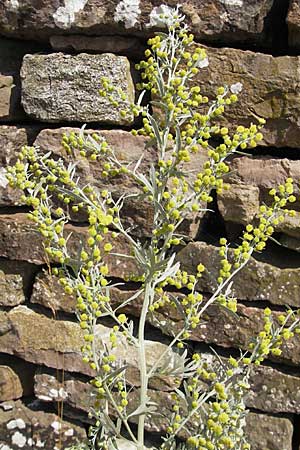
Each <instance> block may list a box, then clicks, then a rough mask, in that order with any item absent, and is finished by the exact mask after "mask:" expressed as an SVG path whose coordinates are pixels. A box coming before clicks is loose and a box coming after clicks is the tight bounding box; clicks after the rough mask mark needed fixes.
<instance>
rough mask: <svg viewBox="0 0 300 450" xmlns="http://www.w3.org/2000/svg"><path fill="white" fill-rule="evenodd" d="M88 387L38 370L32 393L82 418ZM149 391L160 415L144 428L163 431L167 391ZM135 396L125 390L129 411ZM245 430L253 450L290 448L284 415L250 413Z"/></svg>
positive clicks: (168, 411) (167, 411)
mask: <svg viewBox="0 0 300 450" xmlns="http://www.w3.org/2000/svg"><path fill="white" fill-rule="evenodd" d="M92 389H93V388H92V387H91V386H90V385H88V384H87V383H84V382H82V381H80V380H76V379H67V380H66V381H65V383H64V384H61V383H59V382H58V381H57V379H56V378H55V377H54V376H53V375H49V374H39V375H37V376H36V377H35V393H36V396H37V397H38V398H39V399H40V400H42V401H46V402H55V401H60V400H61V399H62V398H64V403H65V412H66V415H67V416H70V417H73V416H74V415H75V416H76V417H78V415H76V412H75V411H74V409H73V408H75V409H77V410H78V411H79V417H81V419H83V420H87V419H86V416H83V415H82V414H81V415H80V411H81V412H87V411H88V409H89V404H90V394H91V392H92ZM149 395H150V398H151V401H154V402H155V403H156V404H157V405H158V410H159V412H160V414H161V415H159V416H155V415H154V416H152V417H151V418H148V419H147V420H146V424H145V428H146V429H147V431H149V432H161V431H165V430H166V427H167V421H166V419H165V417H167V416H170V415H171V414H172V404H173V402H172V399H171V394H170V393H166V392H160V393H159V392H157V391H153V390H150V391H149ZM137 397H138V391H137V390H135V391H131V392H130V393H129V396H128V400H129V407H128V408H129V411H130V410H134V409H135V407H136V405H137ZM68 406H71V407H72V410H69V409H68ZM133 419H134V418H133ZM131 420H132V419H131ZM190 426H191V427H192V428H193V423H190ZM246 434H247V435H248V437H249V440H250V442H251V444H252V447H251V448H254V449H255V450H291V449H292V434H293V426H292V423H291V421H290V420H288V419H283V418H279V417H272V416H267V415H262V414H254V413H250V414H249V415H248V416H247V419H246ZM182 437H184V435H183V436H182ZM259 444H261V446H259Z"/></svg>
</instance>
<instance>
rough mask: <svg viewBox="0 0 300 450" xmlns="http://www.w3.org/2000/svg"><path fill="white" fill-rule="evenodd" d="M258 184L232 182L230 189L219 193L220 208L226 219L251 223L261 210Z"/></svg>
mask: <svg viewBox="0 0 300 450" xmlns="http://www.w3.org/2000/svg"><path fill="white" fill-rule="evenodd" d="M259 205H260V202H259V189H258V187H257V186H249V185H243V184H230V189H229V190H226V191H225V190H223V192H222V193H221V194H218V208H219V211H220V213H221V215H222V217H223V218H224V219H225V220H228V221H232V222H238V223H241V224H243V225H245V224H248V223H251V222H252V220H253V219H254V217H255V216H256V214H257V212H258V210H259Z"/></svg>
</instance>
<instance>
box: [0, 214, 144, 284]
mask: <svg viewBox="0 0 300 450" xmlns="http://www.w3.org/2000/svg"><path fill="white" fill-rule="evenodd" d="M70 234H71V237H70V240H69V244H70V245H69V249H70V253H71V254H73V255H74V256H75V255H77V252H78V249H79V248H80V247H81V243H83V245H84V244H85V241H86V238H87V236H88V234H87V228H86V227H80V226H76V227H75V226H73V225H67V226H66V235H67V236H68V235H70ZM107 241H110V242H112V244H113V246H114V249H113V250H114V252H116V253H118V254H125V255H128V254H129V253H130V246H129V245H128V243H127V242H126V241H125V240H124V239H123V238H122V236H120V235H119V236H118V237H117V238H115V239H112V238H111V233H110V232H109V233H107V234H106V235H105V239H104V240H103V241H102V242H101V245H99V247H100V250H101V247H102V246H103V245H104V244H105V243H106V242H107ZM103 253H104V252H103ZM0 256H2V257H4V258H8V259H10V260H16V261H28V262H31V263H34V264H45V263H46V259H45V253H44V248H43V244H42V239H41V236H40V234H39V233H38V231H37V230H36V229H35V227H34V224H33V222H31V221H30V220H29V219H27V216H26V214H23V213H17V214H10V215H4V214H3V215H0ZM103 260H104V261H106V262H107V263H108V265H109V268H110V274H111V276H114V277H120V278H123V277H125V276H128V275H130V274H133V273H137V268H136V265H135V263H134V261H133V260H132V259H129V258H122V257H121V256H113V255H108V256H104V257H103Z"/></svg>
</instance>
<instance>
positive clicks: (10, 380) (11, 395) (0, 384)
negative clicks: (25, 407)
mask: <svg viewBox="0 0 300 450" xmlns="http://www.w3.org/2000/svg"><path fill="white" fill-rule="evenodd" d="M22 394H23V389H22V384H21V381H20V378H19V377H18V375H17V374H16V373H15V372H14V371H13V369H12V368H11V367H9V366H0V402H5V401H7V400H14V399H16V398H20V397H22Z"/></svg>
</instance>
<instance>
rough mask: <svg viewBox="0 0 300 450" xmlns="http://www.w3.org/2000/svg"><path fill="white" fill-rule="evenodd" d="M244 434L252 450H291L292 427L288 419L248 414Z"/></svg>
mask: <svg viewBox="0 0 300 450" xmlns="http://www.w3.org/2000/svg"><path fill="white" fill-rule="evenodd" d="M246 434H247V436H248V439H249V442H250V443H251V449H253V450H292V448H293V447H292V439H293V425H292V422H291V421H290V420H289V419H285V418H282V417H272V416H268V415H265V414H256V413H250V414H249V415H248V417H247V425H246Z"/></svg>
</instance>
